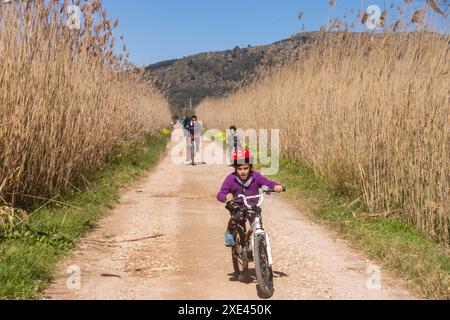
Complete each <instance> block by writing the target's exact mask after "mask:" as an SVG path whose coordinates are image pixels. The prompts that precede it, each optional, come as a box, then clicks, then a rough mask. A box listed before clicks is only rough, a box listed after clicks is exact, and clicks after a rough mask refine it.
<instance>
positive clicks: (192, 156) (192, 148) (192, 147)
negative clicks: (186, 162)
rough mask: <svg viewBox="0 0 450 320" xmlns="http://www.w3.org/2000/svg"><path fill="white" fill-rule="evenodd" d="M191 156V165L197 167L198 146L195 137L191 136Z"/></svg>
mask: <svg viewBox="0 0 450 320" xmlns="http://www.w3.org/2000/svg"><path fill="white" fill-rule="evenodd" d="M190 138H191V139H190V155H191V165H193V166H195V154H196V145H195V138H194V135H193V134H192V133H191V134H190Z"/></svg>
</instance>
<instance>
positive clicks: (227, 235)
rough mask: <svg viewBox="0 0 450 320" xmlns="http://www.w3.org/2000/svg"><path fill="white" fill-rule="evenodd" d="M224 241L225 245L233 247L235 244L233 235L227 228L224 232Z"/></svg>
mask: <svg viewBox="0 0 450 320" xmlns="http://www.w3.org/2000/svg"><path fill="white" fill-rule="evenodd" d="M224 243H225V246H227V247H234V245H235V244H236V242H235V241H234V237H233V235H232V234H231V233H230V231H228V230H227V231H226V232H225V239H224Z"/></svg>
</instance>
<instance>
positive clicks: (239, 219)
mask: <svg viewBox="0 0 450 320" xmlns="http://www.w3.org/2000/svg"><path fill="white" fill-rule="evenodd" d="M283 191H286V188H284V187H283ZM274 192H275V190H273V189H270V188H267V187H263V188H262V192H261V193H260V194H258V195H255V196H249V197H246V196H244V195H239V196H238V197H237V198H235V199H231V200H228V201H226V203H227V209H228V210H230V211H232V212H233V217H232V220H233V222H234V223H233V224H234V227H233V229H232V230H231V233H232V235H233V237H234V240H235V245H234V246H233V247H232V248H231V257H232V263H233V269H234V274H235V277H237V278H238V279H239V281H245V280H246V279H247V278H248V265H249V262H254V263H255V273H256V278H257V281H258V287H257V288H258V289H259V290H258V291H259V295H260V296H261V297H262V298H265V299H268V298H270V297H272V296H273V293H274V286H273V272H272V265H273V257H272V250H271V247H270V239H269V235H268V234H267V232H266V231H265V230H264V228H263V222H262V215H261V212H262V210H261V208H260V207H261V205H262V204H263V202H264V196H265V195H270V194H272V193H274ZM258 198H259V201H258V203H257V204H256V205H254V206H251V205H249V204H248V201H249V200H251V199H258ZM239 199H241V200H242V201H243V202H244V205H240V204H238V203H235V202H234V201H236V200H239ZM247 221H253V223H252V224H251V228H250V229H249V230H248V231H247Z"/></svg>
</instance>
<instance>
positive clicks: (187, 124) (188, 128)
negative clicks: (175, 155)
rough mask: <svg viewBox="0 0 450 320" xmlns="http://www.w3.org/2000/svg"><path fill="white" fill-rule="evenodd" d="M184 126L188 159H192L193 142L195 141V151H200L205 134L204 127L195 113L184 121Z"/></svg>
mask: <svg viewBox="0 0 450 320" xmlns="http://www.w3.org/2000/svg"><path fill="white" fill-rule="evenodd" d="M183 127H184V130H185V132H186V135H187V136H186V150H187V155H186V161H190V159H191V143H195V152H196V153H197V152H199V150H200V143H201V138H202V135H203V128H202V125H201V124H200V122H198V119H197V116H196V115H193V116H192V117H191V118H190V119H189V120H185V121H184V122H183Z"/></svg>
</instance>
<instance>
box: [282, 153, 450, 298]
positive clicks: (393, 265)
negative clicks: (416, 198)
mask: <svg viewBox="0 0 450 320" xmlns="http://www.w3.org/2000/svg"><path fill="white" fill-rule="evenodd" d="M276 179H278V180H279V181H282V182H283V183H284V184H285V185H286V186H288V187H289V188H290V192H289V194H290V195H291V197H292V198H293V201H294V203H297V204H298V205H299V206H301V209H302V211H303V212H306V213H307V214H308V215H309V216H310V217H311V218H312V219H313V220H314V221H316V222H319V223H323V224H325V225H327V226H329V227H330V228H331V229H334V230H337V231H338V232H339V233H340V234H341V236H343V238H345V239H347V240H349V241H350V242H351V243H352V244H353V245H354V247H356V248H358V249H360V250H362V251H363V252H365V253H366V254H367V255H368V256H369V258H371V259H374V260H375V261H377V262H378V263H379V264H380V265H382V266H384V267H385V268H387V269H389V270H391V271H393V272H394V273H395V274H396V275H397V276H399V277H401V278H403V279H405V280H406V281H407V283H408V284H409V287H410V288H411V289H412V291H413V292H415V293H417V294H419V295H421V296H423V297H425V298H428V299H450V252H449V249H448V248H444V247H442V246H440V245H439V244H437V243H436V242H434V241H433V240H431V239H429V238H428V237H426V236H425V235H423V234H422V233H420V232H419V231H417V229H415V228H414V227H413V226H411V225H409V224H407V223H405V222H403V221H402V220H400V219H399V218H395V217H393V218H385V217H384V216H379V217H373V218H372V217H367V215H365V214H364V207H363V206H362V205H361V204H359V203H356V204H353V205H352V202H353V200H354V199H353V200H351V199H348V198H344V197H340V196H337V195H336V194H334V193H333V192H332V190H330V189H329V188H328V186H327V185H326V184H325V183H324V182H322V181H321V180H320V179H318V178H317V177H316V176H315V175H314V173H313V172H312V171H311V170H310V169H308V168H306V167H304V166H302V165H301V164H298V163H295V162H290V161H283V163H282V164H281V170H280V173H279V174H278V176H276ZM349 205H350V207H349Z"/></svg>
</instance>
